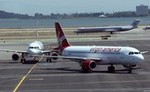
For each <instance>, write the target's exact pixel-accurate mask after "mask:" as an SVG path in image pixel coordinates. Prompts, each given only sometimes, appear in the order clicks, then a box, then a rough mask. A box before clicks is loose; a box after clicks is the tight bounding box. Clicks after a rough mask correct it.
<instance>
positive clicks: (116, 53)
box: [44, 22, 146, 73]
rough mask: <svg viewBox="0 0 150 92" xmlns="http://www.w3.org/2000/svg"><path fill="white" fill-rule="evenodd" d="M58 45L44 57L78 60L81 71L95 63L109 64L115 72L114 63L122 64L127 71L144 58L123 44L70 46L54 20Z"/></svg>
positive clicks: (91, 68) (130, 70)
mask: <svg viewBox="0 0 150 92" xmlns="http://www.w3.org/2000/svg"><path fill="white" fill-rule="evenodd" d="M55 29H56V37H57V42H58V47H57V48H55V50H57V52H53V53H52V54H51V55H50V56H48V55H46V56H44V57H46V58H51V59H55V60H56V59H59V58H61V59H70V60H73V61H75V62H78V63H79V64H80V66H81V71H82V72H90V71H92V70H93V69H95V68H96V66H97V65H109V66H108V71H109V72H111V73H114V72H115V67H114V65H123V66H124V67H126V68H127V70H128V72H129V73H132V69H133V67H135V66H136V65H137V64H138V63H140V62H142V61H143V60H144V57H143V55H142V54H143V53H145V52H146V51H144V52H140V51H139V50H138V49H136V48H134V47H123V46H72V45H71V44H70V43H69V42H68V41H67V39H66V36H65V34H64V32H63V30H62V28H61V26H60V24H59V22H55Z"/></svg>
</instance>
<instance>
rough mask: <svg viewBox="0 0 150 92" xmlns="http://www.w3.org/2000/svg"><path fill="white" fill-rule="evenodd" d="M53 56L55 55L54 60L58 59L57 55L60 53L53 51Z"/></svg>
mask: <svg viewBox="0 0 150 92" xmlns="http://www.w3.org/2000/svg"><path fill="white" fill-rule="evenodd" d="M51 56H54V57H53V58H52V59H53V60H57V59H58V58H57V57H55V56H59V54H58V53H56V52H53V53H52V54H51Z"/></svg>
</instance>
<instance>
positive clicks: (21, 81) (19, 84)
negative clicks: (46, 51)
mask: <svg viewBox="0 0 150 92" xmlns="http://www.w3.org/2000/svg"><path fill="white" fill-rule="evenodd" d="M43 57H44V55H42V57H41V58H40V59H39V61H41V60H42V59H43ZM36 66H37V63H36V64H34V65H33V66H32V68H31V69H30V70H29V71H28V73H27V74H26V75H25V76H23V77H22V79H21V80H20V81H19V83H18V84H17V86H16V87H15V89H14V90H13V92H17V90H18V88H19V87H20V86H21V84H22V83H23V81H24V80H25V79H26V78H27V76H28V75H29V74H30V73H31V72H32V71H33V69H34V68H35V67H36Z"/></svg>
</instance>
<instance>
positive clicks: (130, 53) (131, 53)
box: [129, 52, 140, 55]
mask: <svg viewBox="0 0 150 92" xmlns="http://www.w3.org/2000/svg"><path fill="white" fill-rule="evenodd" d="M133 54H140V52H129V55H133Z"/></svg>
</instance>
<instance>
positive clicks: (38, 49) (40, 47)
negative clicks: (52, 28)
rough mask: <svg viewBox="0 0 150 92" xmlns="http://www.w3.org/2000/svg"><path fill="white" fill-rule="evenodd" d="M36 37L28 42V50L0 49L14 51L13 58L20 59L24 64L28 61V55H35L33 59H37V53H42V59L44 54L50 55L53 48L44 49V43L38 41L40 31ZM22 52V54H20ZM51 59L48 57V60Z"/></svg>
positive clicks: (14, 59)
mask: <svg viewBox="0 0 150 92" xmlns="http://www.w3.org/2000/svg"><path fill="white" fill-rule="evenodd" d="M36 39H37V40H35V41H33V42H31V43H29V44H28V48H27V50H10V49H0V51H5V52H14V54H13V55H12V60H13V61H17V60H19V58H21V59H20V62H21V63H22V64H24V63H26V61H27V60H26V57H33V58H32V59H33V61H36V55H40V57H41V59H42V58H43V55H45V54H47V55H49V54H50V53H51V50H44V44H43V43H42V42H40V41H38V32H37V34H36ZM19 54H21V55H19ZM48 61H50V60H49V59H48V58H47V62H48Z"/></svg>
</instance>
